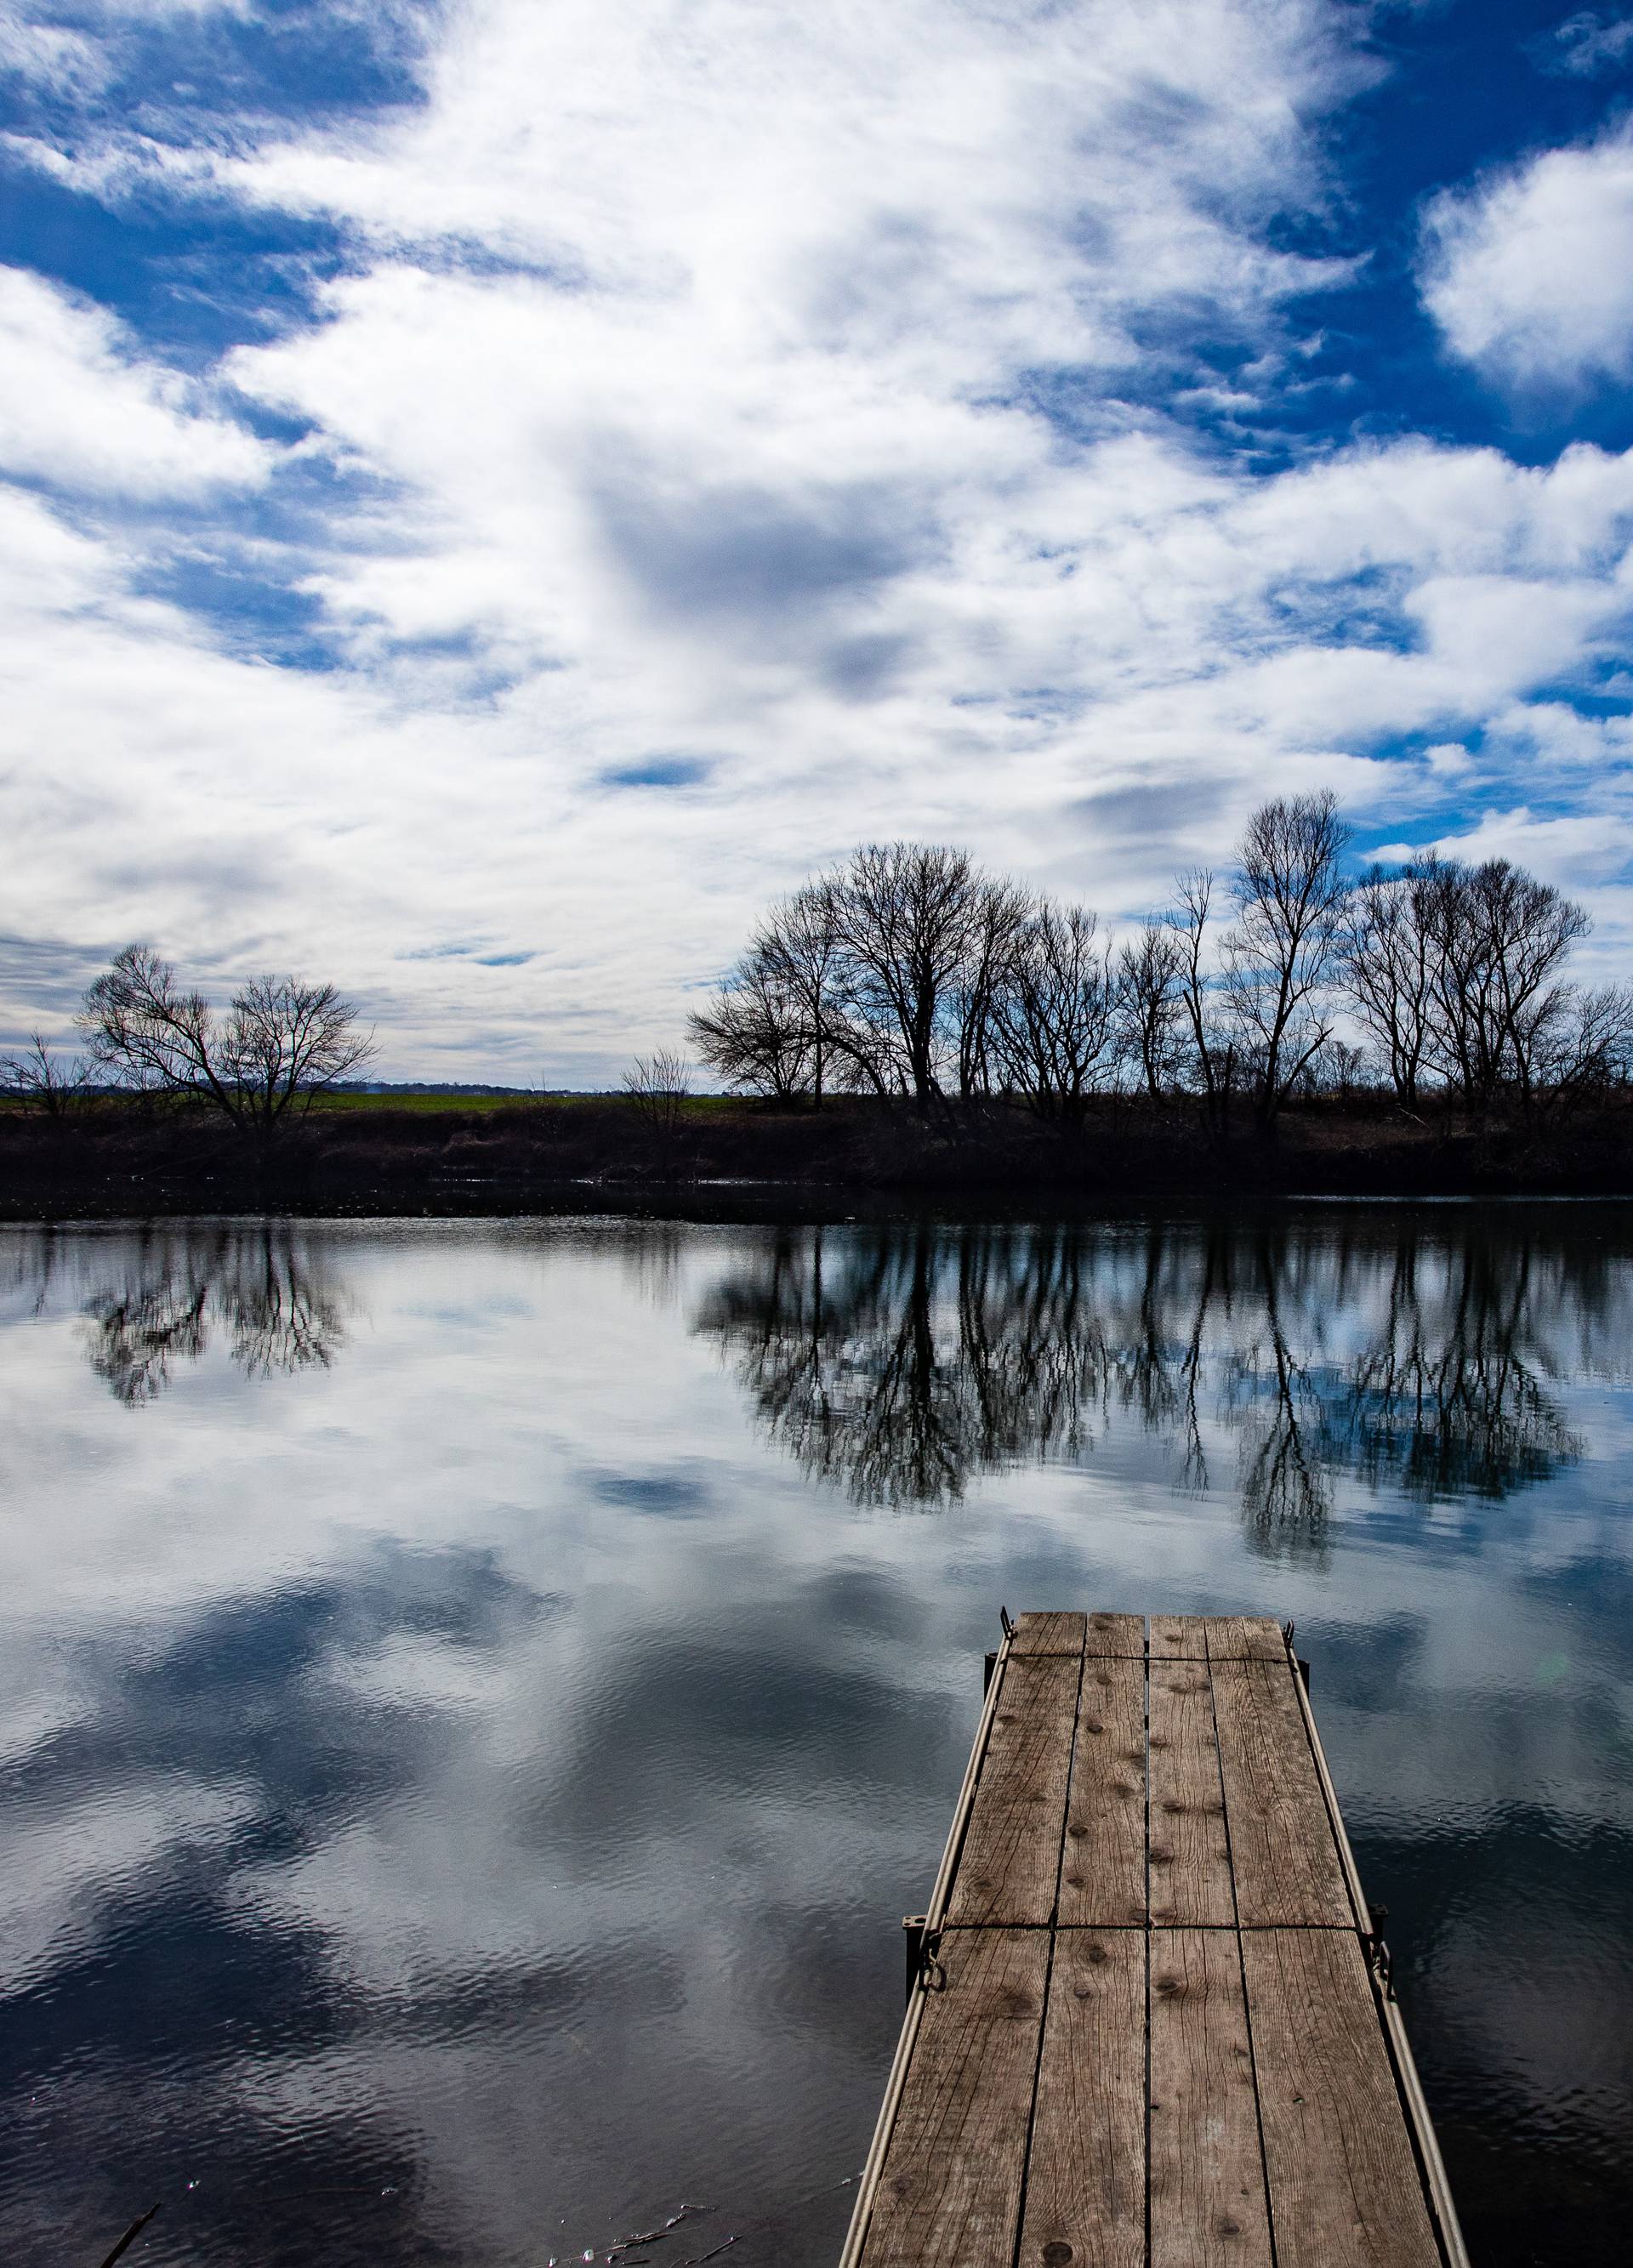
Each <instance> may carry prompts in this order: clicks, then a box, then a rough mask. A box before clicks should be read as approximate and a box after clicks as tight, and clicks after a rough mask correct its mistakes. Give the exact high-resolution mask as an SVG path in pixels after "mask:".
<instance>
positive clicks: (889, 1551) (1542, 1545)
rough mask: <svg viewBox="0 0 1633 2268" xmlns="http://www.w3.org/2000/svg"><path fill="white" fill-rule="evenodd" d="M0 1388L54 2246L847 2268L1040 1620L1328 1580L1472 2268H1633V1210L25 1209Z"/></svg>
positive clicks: (2, 2040) (1, 2176) (44, 2202)
mask: <svg viewBox="0 0 1633 2268" xmlns="http://www.w3.org/2000/svg"><path fill="white" fill-rule="evenodd" d="M0 1397H3V1403H4V1435H3V1436H0V1445H3V1446H0V1470H3V1474H4V1505H5V1509H4V1520H3V1523H0V1555H3V1556H0V2255H3V2256H4V2258H5V2259H6V2260H7V2261H8V2262H10V2263H13V2264H18V2268H35V2264H38V2268H71V2264H75V2263H80V2262H83V2263H84V2264H85V2268H95V2264H96V2263H97V2262H98V2261H99V2260H100V2259H101V2257H103V2255H104V2254H105V2253H106V2251H107V2249H108V2247H109V2246H110V2245H111V2244H112V2242H114V2240H115V2237H116V2236H117V2235H119V2234H120V2232H121V2231H122V2229H123V2228H125V2227H126V2226H127V2225H128V2223H129V2221H130V2220H132V2219H133V2218H134V2217H135V2215H136V2214H137V2213H138V2212H140V2211H141V2210H143V2209H144V2207H146V2206H147V2205H151V2203H152V2202H153V2201H154V2200H155V2199H156V2198H160V2199H162V2200H163V2208H162V2211H161V2212H160V2213H159V2217H158V2219H157V2220H154V2221H153V2223H152V2224H151V2228H149V2229H148V2230H147V2231H146V2232H145V2234H144V2236H143V2237H141V2238H140V2239H138V2240H137V2243H136V2244H135V2245H134V2246H133V2247H132V2249H131V2250H130V2251H129V2253H128V2254H127V2255H126V2256H125V2257H126V2260H127V2261H128V2262H131V2263H138V2264H147V2263H163V2264H173V2263H174V2264H179V2263H183V2262H186V2263H197V2264H210V2268H219V2264H225V2263H233V2264H245V2268H248V2264H252V2263H253V2264H256V2268H263V2264H275V2263H277V2264H281V2263H290V2264H313V2268H317V2264H322V2268H344V2264H351V2263H358V2264H362V2263H365V2262H367V2263H378V2262H382V2261H390V2262H394V2263H395V2262H402V2263H435V2264H444V2263H447V2264H460V2268H523V2264H526V2268H543V2264H544V2263H546V2262H547V2261H549V2260H550V2258H551V2257H556V2258H557V2259H558V2260H561V2261H566V2260H569V2259H573V2260H578V2259H582V2258H584V2257H587V2252H588V2251H589V2250H592V2249H595V2250H599V2251H601V2252H602V2253H604V2251H605V2250H606V2248H607V2246H608V2245H609V2244H610V2243H611V2242H614V2241H615V2240H617V2238H619V2237H621V2236H624V2235H629V2234H631V2233H632V2232H635V2231H639V2230H651V2229H654V2228H656V2227H657V2226H658V2225H659V2224H661V2222H662V2221H663V2220H666V2219H667V2218H668V2217H669V2216H670V2215H671V2214H673V2213H676V2211H677V2210H678V2208H679V2207H680V2206H681V2205H682V2204H683V2203H686V2204H689V2205H696V2206H699V2207H708V2208H710V2210H708V2211H707V2212H706V2213H699V2214H698V2215H697V2216H695V2217H693V2216H690V2215H689V2216H688V2218H687V2219H686V2220H685V2221H684V2222H683V2224H682V2225H681V2227H680V2228H677V2229H676V2230H675V2231H674V2232H672V2233H671V2234H670V2235H669V2236H668V2237H667V2238H666V2239H665V2240H664V2241H663V2242H661V2243H659V2244H654V2245H652V2246H649V2247H647V2248H646V2250H647V2253H648V2254H649V2255H650V2257H651V2258H652V2259H653V2261H654V2263H658V2262H661V2263H668V2264H671V2268H679V2264H680V2263H682V2262H683V2261H686V2260H688V2259H694V2258H696V2257H698V2256H700V2255H702V2254H704V2253H706V2252H707V2251H709V2250H710V2249H711V2248H712V2247H713V2246H715V2245H718V2244H720V2243H722V2242H724V2240H725V2239H726V2238H727V2237H728V2236H731V2235H735V2234H738V2233H740V2232H741V2235H742V2241H741V2242H739V2243H737V2244H736V2245H735V2246H734V2247H733V2248H732V2250H731V2251H730V2253H729V2254H728V2256H726V2257H728V2258H729V2259H731V2260H732V2261H735V2262H739V2263H743V2264H765V2263H772V2262H775V2263H790V2264H797V2268H803V2264H808V2263H809V2264H818V2263H825V2262H831V2260H832V2258H833V2257H834V2256H835V2254H836V2253H837V2250H838V2246H839V2240H840V2236H841V2235H842V2232H843V2228H844V2225H845V2221H846V2217H847V2213H848V2192H847V2191H844V2190H842V2189H838V2188H833V2187H831V2186H830V2185H831V2184H835V2183H839V2182H840V2181H841V2180H842V2179H843V2177H845V2176H847V2175H849V2174H851V2173H853V2171H854V2170H855V2169H857V2168H858V2167H859V2166H860V2165H861V2160H862V2157H863V2155H864V2154H865V2151H866V2147H867V2141H868V2134H869V2132H870V2130H871V2126H872V2122H873V2117H874V2113H875V2111H876V2107H877V2102H878V2098H879V2095H880V2091H881V2088H882V2086H883V2077H884V2073H885V2069H886V2066H887V2065H888V2062H889V2058H890V2050H891V2046H892V2043H893V2041H894V2038H895V2034H896V2029H897V2026H898V2021H899V2015H900V2001H901V1953H900V1946H899V1940H898V1932H897V1929H896V1923H897V1919H898V1917H899V1915H900V1914H901V1913H902V1912H904V1911H907V1910H909V1909H910V1908H913V1907H914V1906H916V1905H918V1904H921V1903H922V1899H923V1896H924V1894H925V1892H926V1890H927V1887H928V1884H929V1881H930V1877H931V1875H932V1874H933V1872H934V1868H935V1859H936V1857H937V1855H938V1853H939V1849H940V1844H941V1838H942V1834H943V1832H944V1830H945V1827H946V1823H947V1819H948V1817H949V1815H950V1808H951V1804H952V1800H953V1797H954V1794H955V1792H956V1790H957V1784H958V1780H959V1778H960V1776H961V1773H962V1771H963V1767H964V1757H965V1756H966V1754H967V1751H968V1746H969V1742H970V1738H971V1735H972V1730H973V1727H974V1721H975V1717H976V1713H977V1711H978V1707H979V1683H980V1678H979V1671H980V1655H981V1653H982V1651H983V1650H984V1649H985V1647H986V1646H988V1645H990V1644H992V1643H993V1642H994V1635H995V1630H996V1621H997V1611H998V1606H999V1603H1000V1602H1004V1603H1006V1604H1008V1605H1009V1607H1010V1608H1011V1609H1018V1608H1021V1607H1023V1606H1032V1605H1042V1604H1064V1603H1081V1604H1097V1605H1101V1606H1106V1607H1120V1608H1127V1609H1134V1610H1136V1611H1151V1610H1159V1609H1166V1610H1195V1611H1202V1612H1233V1611H1245V1612H1249V1613H1262V1614H1273V1615H1275V1616H1278V1617H1282V1618H1285V1617H1286V1616H1296V1617H1297V1623H1298V1630H1299V1639H1300V1650H1301V1651H1302V1652H1304V1653H1308V1654H1309V1655H1310V1656H1311V1658H1312V1662H1313V1665H1314V1699H1315V1703H1316V1708H1317V1713H1318V1716H1319V1721H1320V1725H1321V1729H1322V1734H1323V1738H1324V1740H1325V1742H1326V1747H1327V1750H1328V1754H1329V1757H1330V1759H1331V1762H1332V1765H1333V1769H1334V1777H1335V1778H1336V1780H1337V1783H1338V1786H1339V1791H1340V1794H1341V1799H1342V1801H1343V1804H1344V1808H1345V1814H1346V1817H1347V1819H1348V1822H1349V1828H1350V1831H1351V1835H1352V1838H1353V1840H1354V1841H1355V1844H1356V1851H1357V1855H1358V1858H1359V1860H1360V1865H1361V1870H1362V1874H1363V1879H1364V1881H1365V1882H1366V1885H1367V1888H1368V1890H1369V1893H1370V1894H1371V1896H1372V1897H1373V1898H1374V1899H1375V1900H1378V1901H1382V1902H1384V1903H1385V1904H1387V1905H1388V1907H1389V1909H1390V1920H1389V1925H1388V1933H1389V1936H1390V1938H1391V1940H1392V1942H1393V1946H1394V1949H1395V1955H1396V1965H1397V1974H1398V1977H1399V1982H1400V1998H1401V2000H1402V2002H1403V2004H1404V2006H1405V2009H1406V2013H1407V2018H1408V2025H1409V2027H1410V2029H1411V2033H1412V2037H1413V2041H1414V2044H1415V2049H1416V2051H1417V2055H1418V2060H1419V2063H1420V2066H1421V2068H1422V2075H1423V2079H1424V2084H1425V2088H1426V2091H1427V2093H1428V2095H1429V2098H1430V2104H1431V2107H1432V2109H1433V2110H1434V2112H1435V2114H1436V2117H1437V2124H1438V2127H1439V2132H1440V2135H1441V2139H1442V2143H1443V2146H1444V2148H1445V2155H1446V2158H1447V2161H1448V2165H1449V2169H1450V2171H1451V2174H1452V2183H1453V2187H1454V2189H1455V2190H1456V2191H1457V2192H1458V2195H1459V2202H1460V2204H1461V2205H1462V2208H1463V2212H1464V2218H1465V2221H1466V2226H1467V2234H1468V2237H1469V2240H1470V2248H1471V2250H1472V2252H1473V2254H1474V2260H1475V2262H1476V2264H1479V2268H1508V2264H1518V2263H1522V2262H1549V2263H1552V2262H1564V2261H1566V2260H1569V2261H1570V2262H1571V2263H1573V2264H1588V2268H1595V2264H1600V2263H1609V2262H1611V2261H1613V2260H1614V2261H1617V2262H1620V2261H1621V2260H1622V2259H1624V2258H1625V2257H1626V2256H1627V2244H1628V2239H1627V2231H1628V2228H1629V2220H1630V2216H1633V1967H1630V1965H1629V1954H1630V1953H1633V1580H1630V1571H1633V1208H1626V1207H1610V1206H1600V1205H1585V1204H1559V1205H1548V1206H1535V1207H1522V1206H1513V1205H1507V1206H1496V1207H1492V1208H1480V1207H1475V1206H1468V1205H1463V1206H1424V1207H1415V1208H1392V1207H1386V1206H1377V1205H1370V1206H1353V1207H1341V1206H1336V1205H1332V1206H1308V1207H1304V1208H1289V1209H1288V1210H1285V1211H1279V1212H1277V1213H1275V1214H1273V1215H1264V1216H1254V1217H1252V1218H1251V1219H1237V1220H1235V1221H1231V1222H1223V1223H1221V1222H1194V1221H1193V1222H1186V1221H1181V1220H1177V1219H1171V1220H1166V1221H1156V1220H1138V1221H1135V1220H1124V1221H1119V1222H1116V1223H1112V1224H1107V1225H1105V1226H1100V1227H1089V1228H1083V1227H1073V1228H1071V1229H1040V1230H1036V1231H1029V1230H1019V1229H1013V1228H1009V1229H1001V1230H995V1229H986V1228H984V1229H968V1230H958V1229H951V1228H945V1227H942V1228H919V1227H911V1226H908V1227H896V1228H879V1227H872V1226H868V1227H848V1228H841V1229H828V1230H825V1231H821V1230H812V1229H800V1230H797V1231H787V1232H778V1231H774V1230H769V1229H758V1228H752V1229H750V1228H719V1229H710V1228H696V1227H687V1228H666V1227H663V1226H651V1225H643V1224H636V1223H620V1222H600V1223H597V1222H582V1221H580V1222H571V1223H560V1224H554V1225H550V1224H537V1223H528V1224H505V1223H492V1222H485V1223H484V1222H469V1223H460V1224H425V1223H402V1222H397V1223H382V1224H379V1225H367V1224H365V1225H358V1224H340V1223H324V1224H314V1225H311V1226H300V1225H299V1224H296V1225H291V1224H289V1223H285V1222H280V1223H277V1224H274V1225H272V1226H270V1227H268V1228H266V1229H265V1230H263V1229H262V1227H260V1226H258V1225H250V1224H245V1223H240V1222H235V1223H228V1224H214V1225H211V1224H201V1225H196V1226H189V1225H187V1224H177V1223H170V1224H166V1225H164V1226H162V1227H157V1228H152V1229H150V1230H145V1231H144V1230H139V1229H125V1228H122V1227H117V1226H114V1227H99V1228H93V1229H86V1230H59V1231H56V1232H54V1233H52V1232H46V1231H41V1230H34V1229H26V1228H25V1229H18V1228H11V1229H3V1230H0ZM813 2192H820V2194H817V2195H813V2194H812V2193H813ZM632 2257H639V2256H632Z"/></svg>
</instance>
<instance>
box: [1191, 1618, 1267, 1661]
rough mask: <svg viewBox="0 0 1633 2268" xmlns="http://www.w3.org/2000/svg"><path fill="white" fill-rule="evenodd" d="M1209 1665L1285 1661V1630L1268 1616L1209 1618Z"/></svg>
mask: <svg viewBox="0 0 1633 2268" xmlns="http://www.w3.org/2000/svg"><path fill="white" fill-rule="evenodd" d="M1207 1628H1208V1660H1209V1661H1286V1660H1287V1640H1286V1639H1285V1638H1283V1637H1282V1626H1281V1624H1279V1623H1274V1622H1272V1621H1271V1620H1270V1618H1269V1616H1267V1615H1209V1616H1208V1624H1207Z"/></svg>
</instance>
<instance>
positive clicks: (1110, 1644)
mask: <svg viewBox="0 0 1633 2268" xmlns="http://www.w3.org/2000/svg"><path fill="white" fill-rule="evenodd" d="M1083 1652H1084V1653H1086V1654H1088V1655H1089V1657H1090V1660H1091V1661H1123V1660H1125V1659H1126V1660H1128V1661H1144V1659H1145V1616H1143V1615H1090V1617H1089V1627H1088V1631H1087V1632H1086V1634H1085V1637H1084V1641H1083Z"/></svg>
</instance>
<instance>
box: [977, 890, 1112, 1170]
mask: <svg viewBox="0 0 1633 2268" xmlns="http://www.w3.org/2000/svg"><path fill="white" fill-rule="evenodd" d="M1116 1002H1117V986H1116V980H1115V977H1114V975H1113V972H1112V953H1111V946H1110V945H1109V943H1103V942H1102V941H1101V939H1100V935H1099V924H1098V923H1097V920H1096V918H1095V917H1094V915H1093V914H1091V913H1090V912H1089V910H1088V909H1087V908H1086V907H1083V906H1066V907H1058V906H1053V905H1051V904H1049V903H1048V902H1044V903H1043V904H1041V905H1039V906H1037V907H1035V908H1034V909H1033V910H1032V912H1031V915H1030V917H1028V919H1027V920H1026V922H1025V924H1024V926H1023V928H1022V930H1021V931H1020V932H1019V935H1018V936H1017V938H1016V940H1015V943H1014V946H1013V947H1012V949H1011V951H1010V953H1009V965H1008V973H1007V976H1005V978H1004V979H1003V981H1002V982H1001V984H1000V985H999V987H998V989H997V990H996V991H995V994H994V998H993V1000H992V1003H991V1005H990V1008H989V1011H988V1017H987V1023H988V1030H989V1034H990V1044H991V1047H992V1050H993V1053H994V1056H995V1057H996V1058H997V1059H998V1061H999V1063H1000V1064H1001V1066H1002V1069H1003V1071H1004V1074H1005V1083H1006V1085H1008V1086H1012V1087H1014V1088H1016V1089H1017V1090H1018V1091H1019V1092H1020V1093H1021V1094H1024V1095H1025V1096H1026V1097H1027V1099H1028V1101H1029V1102H1030V1103H1031V1108H1033V1110H1034V1111H1036V1112H1037V1114H1038V1116H1040V1117H1044V1118H1059V1119H1061V1120H1063V1121H1064V1122H1065V1123H1067V1124H1068V1125H1081V1124H1082V1123H1083V1118H1084V1116H1085V1115H1086V1113H1087V1110H1088V1105H1089V1098H1090V1094H1093V1093H1094V1092H1095V1090H1096V1089H1097V1087H1099V1086H1104V1085H1105V1081H1106V1079H1107V1077H1108V1075H1109V1073H1110V1071H1111V1069H1112V1062H1113V1059H1114V1052H1115V1050H1114V1047H1113V1017H1114V1013H1115V1009H1116Z"/></svg>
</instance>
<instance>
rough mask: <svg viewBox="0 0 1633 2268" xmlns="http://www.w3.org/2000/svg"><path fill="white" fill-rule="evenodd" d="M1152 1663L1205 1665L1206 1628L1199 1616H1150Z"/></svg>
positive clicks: (1206, 1652)
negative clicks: (1185, 1662)
mask: <svg viewBox="0 0 1633 2268" xmlns="http://www.w3.org/2000/svg"><path fill="white" fill-rule="evenodd" d="M1151 1659H1152V1661H1207V1659H1208V1624H1207V1621H1206V1619H1205V1618H1204V1617H1203V1616H1201V1615H1153V1616H1151Z"/></svg>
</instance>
